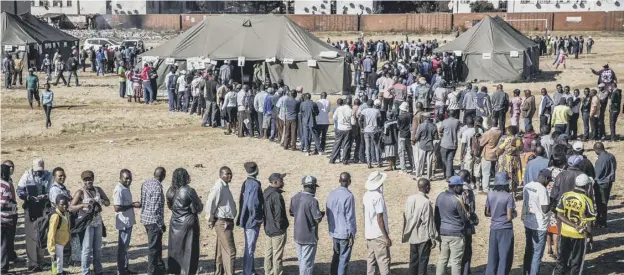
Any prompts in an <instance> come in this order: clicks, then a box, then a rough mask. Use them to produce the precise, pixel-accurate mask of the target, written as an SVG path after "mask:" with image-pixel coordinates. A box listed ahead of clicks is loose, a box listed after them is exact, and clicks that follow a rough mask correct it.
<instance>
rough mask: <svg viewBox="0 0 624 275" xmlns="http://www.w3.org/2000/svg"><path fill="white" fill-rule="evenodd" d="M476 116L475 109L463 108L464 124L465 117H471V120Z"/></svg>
mask: <svg viewBox="0 0 624 275" xmlns="http://www.w3.org/2000/svg"><path fill="white" fill-rule="evenodd" d="M476 116H477V110H475V109H472V110H464V124H466V118H467V117H472V119H473V121H474V118H475V117H476Z"/></svg>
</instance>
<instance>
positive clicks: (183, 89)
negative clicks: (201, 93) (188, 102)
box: [177, 74, 186, 92]
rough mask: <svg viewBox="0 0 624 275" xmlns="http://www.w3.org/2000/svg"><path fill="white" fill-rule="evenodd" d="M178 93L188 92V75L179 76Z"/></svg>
mask: <svg viewBox="0 0 624 275" xmlns="http://www.w3.org/2000/svg"><path fill="white" fill-rule="evenodd" d="M177 82H178V92H186V75H183V74H181V75H180V76H178V81H177Z"/></svg>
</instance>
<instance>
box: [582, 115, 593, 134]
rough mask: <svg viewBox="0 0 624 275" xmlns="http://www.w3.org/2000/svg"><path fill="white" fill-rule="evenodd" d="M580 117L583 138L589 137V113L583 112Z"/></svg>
mask: <svg viewBox="0 0 624 275" xmlns="http://www.w3.org/2000/svg"><path fill="white" fill-rule="evenodd" d="M582 118H583V138H586V139H589V124H590V120H591V119H590V118H589V113H588V112H583V113H582Z"/></svg>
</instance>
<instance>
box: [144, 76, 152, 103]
mask: <svg viewBox="0 0 624 275" xmlns="http://www.w3.org/2000/svg"><path fill="white" fill-rule="evenodd" d="M153 92H154V89H152V83H150V82H149V81H145V82H143V100H144V101H145V104H148V103H149V102H150V100H151V99H152V96H151V94H152V93H153Z"/></svg>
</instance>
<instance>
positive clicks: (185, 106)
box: [174, 70, 190, 113]
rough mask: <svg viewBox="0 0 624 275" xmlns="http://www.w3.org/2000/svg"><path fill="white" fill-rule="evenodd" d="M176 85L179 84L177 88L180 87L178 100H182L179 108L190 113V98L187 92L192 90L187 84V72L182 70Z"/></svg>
mask: <svg viewBox="0 0 624 275" xmlns="http://www.w3.org/2000/svg"><path fill="white" fill-rule="evenodd" d="M176 84H177V87H178V89H177V90H178V92H177V94H178V99H181V100H179V102H178V106H182V108H181V109H182V111H183V112H185V113H186V112H188V108H189V106H188V105H189V98H188V94H187V92H186V90H187V89H189V88H190V87H187V86H189V85H188V83H187V82H186V70H181V71H180V75H178V79H177V80H176ZM174 85H175V84H174Z"/></svg>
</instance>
